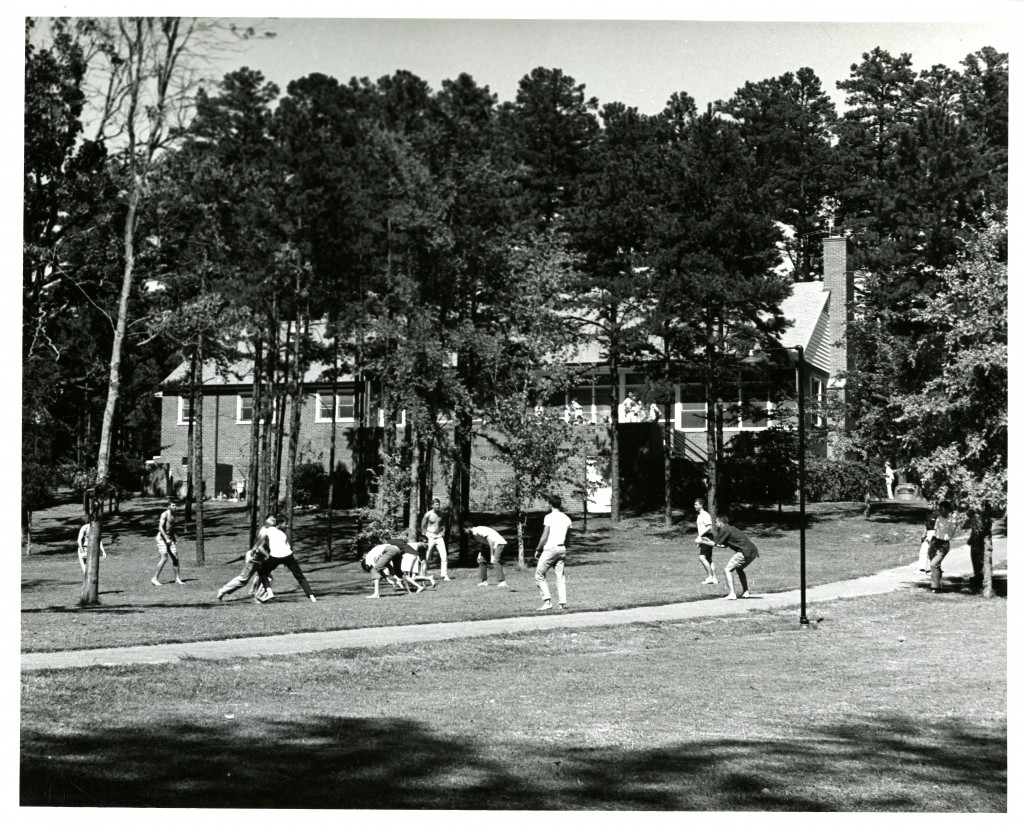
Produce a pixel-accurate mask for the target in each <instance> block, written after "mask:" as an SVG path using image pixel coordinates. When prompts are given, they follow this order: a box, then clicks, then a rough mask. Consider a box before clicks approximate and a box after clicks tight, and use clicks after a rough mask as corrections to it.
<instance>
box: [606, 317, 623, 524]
mask: <svg viewBox="0 0 1024 832" xmlns="http://www.w3.org/2000/svg"><path fill="white" fill-rule="evenodd" d="M608 352H609V355H610V356H611V368H610V369H609V373H610V375H611V381H612V413H611V416H612V420H611V425H610V427H609V430H608V443H609V450H610V452H611V479H612V481H611V483H609V485H611V487H612V506H611V508H612V512H611V521H612V522H613V523H618V522H619V518H620V507H621V505H622V503H621V489H620V487H619V360H618V344H617V343H616V342H615V338H614V337H613V338H612V342H611V344H610V345H609V349H608Z"/></svg>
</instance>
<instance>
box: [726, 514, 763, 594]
mask: <svg viewBox="0 0 1024 832" xmlns="http://www.w3.org/2000/svg"><path fill="white" fill-rule="evenodd" d="M715 528H716V532H715V545H716V546H721V547H723V548H728V549H732V550H733V551H734V552H735V553H736V554H735V555H733V556H732V557H731V558H729V562H728V563H727V564H726V565H725V580H726V583H728V584H729V594H728V595H726V596H725V599H726V600H727V601H735V600H736V598H737V597H740V598H750V597H752V596H751V595H750V592H749V591H748V589H747V573H746V569H747V567H748V566H750V564H751V563H752V562H753V560H754V558H756V557H757V556H758V551H757V547H756V546H755V545H754V542H753V541H752V540H751V539H750V538H749V537H747V536H746V535H745V534H744V533H743V532H741V531H740V530H739V529H737V528H736V527H735V526H730V525H729V518H728V517H726V516H725V515H724V514H719V515H718V521H717V522H716V524H715ZM734 572H735V573H736V576H737V577H738V578H739V579H740V586H742V587H743V592H742V593H741V594H740V595H739V596H737V595H736V585H735V584H734V583H733V579H732V576H733V573H734Z"/></svg>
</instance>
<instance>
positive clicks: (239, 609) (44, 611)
mask: <svg viewBox="0 0 1024 832" xmlns="http://www.w3.org/2000/svg"><path fill="white" fill-rule="evenodd" d="M161 505H162V501H160V500H156V499H143V498H136V499H133V500H131V501H129V502H126V503H125V504H124V507H123V510H122V514H121V516H120V517H117V518H114V519H112V521H111V522H110V523H109V525H108V526H107V528H108V537H107V541H108V542H107V544H106V545H107V551H108V553H109V557H107V558H106V559H105V560H102V561H100V592H101V601H102V604H101V605H100V606H98V607H92V608H81V607H79V606H78V599H79V596H80V594H81V593H80V590H81V577H82V575H81V571H80V569H79V566H78V560H77V557H76V555H75V545H74V540H75V534H76V532H77V529H78V525H79V523H80V519H79V516H78V511H79V508H78V507H77V506H75V505H73V504H71V503H69V502H66V503H64V504H63V505H60V506H57V507H55V508H53V509H51V510H49V511H47V512H39V513H37V514H36V516H35V522H34V527H35V534H34V545H33V554H32V556H30V557H23V558H22V564H21V566H22V617H21V621H22V630H21V636H22V650H24V651H27V652H32V651H45V650H70V649H79V648H86V647H115V646H125V645H131V644H159V643H174V642H177V643H180V642H189V641H200V640H207V639H221V638H238V637H243V636H254V635H275V634H279V633H291V632H310V631H319V630H335V629H349V628H353V627H377V626H385V625H395V624H422V623H438V622H446V621H465V620H474V619H488V618H507V617H512V616H519V615H524V614H527V613H530V612H532V610H533V609H534V608H535V607H536V605H537V601H538V599H539V594H538V592H537V588H536V585H535V584H534V580H533V568H532V567H533V562H532V561H530V562H529V566H528V568H527V569H525V570H517V569H516V568H515V567H514V565H512V564H514V560H515V555H514V553H513V552H514V549H515V544H514V542H513V540H514V531H513V530H512V529H511V528H510V527H509V526H508V523H507V518H502V517H496V516H495V517H491V516H480V517H479V518H478V519H479V520H480V521H481V522H485V523H488V524H491V525H493V526H495V527H496V528H497V529H499V531H501V532H502V534H504V535H505V536H506V537H507V539H508V540H509V541H510V545H509V547H508V549H507V550H506V558H505V563H506V567H507V573H508V582H509V585H510V589H509V590H499V589H496V588H494V587H489V588H479V587H477V586H476V584H477V573H476V568H475V559H476V553H475V551H473V552H472V553H471V555H470V557H469V558H468V560H467V562H466V563H465V565H464V566H462V567H459V566H455V567H454V568H453V569H452V570H451V572H452V575H453V576H454V580H453V581H451V582H449V583H444V584H439V585H438V587H437V588H436V589H432V590H428V591H425V592H422V593H420V594H418V595H416V596H414V597H411V598H409V597H405V596H404V595H398V594H392V593H391V592H390V591H385V597H383V598H381V599H380V600H377V601H370V600H367V599H366V598H365V595H366V594H367V592H368V590H369V581H368V578H367V576H366V574H365V573H363V571H362V570H361V569H360V567H359V565H358V563H357V562H356V559H355V553H354V551H353V550H352V548H351V546H350V545H349V544H348V543H346V544H345V545H339V546H337V547H336V550H337V552H336V559H335V560H333V561H331V562H327V561H326V560H325V559H324V555H325V551H326V544H325V541H324V530H325V524H324V521H323V518H321V517H319V516H318V515H317V514H316V513H315V512H306V513H300V514H299V515H298V517H297V519H296V534H295V539H296V547H295V548H296V553H297V555H298V557H299V559H300V561H301V563H302V567H303V570H304V571H305V573H306V576H307V577H308V579H309V581H310V583H311V585H312V586H313V591H314V593H315V594H316V597H317V599H318V601H319V603H317V604H311V603H309V602H308V601H307V600H306V598H305V596H304V595H303V594H302V592H301V590H299V588H298V586H296V584H295V581H294V580H293V578H292V576H291V575H290V574H288V572H287V571H285V570H278V573H277V575H276V578H277V581H276V583H275V585H274V589H275V592H276V593H277V594H278V598H277V599H275V601H273V602H272V603H270V604H268V605H265V606H256V605H254V604H252V603H251V602H250V601H249V599H248V598H247V596H246V594H245V592H244V591H239V592H238V593H236V594H235V595H232V596H230V600H229V601H228V602H226V603H224V602H218V601H217V600H216V591H217V589H218V588H219V587H220V586H222V585H223V584H224V583H226V582H227V581H228V580H230V579H231V578H232V577H234V576H235V575H236V574H237V573H238V572H239V571H240V569H241V564H240V562H234V563H231V562H230V561H232V560H234V559H237V558H238V557H239V555H241V553H242V552H243V551H244V548H245V546H246V542H247V538H246V537H245V534H246V528H247V526H246V523H245V511H244V507H242V506H240V505H238V504H231V503H216V502H211V503H208V504H207V506H206V509H207V515H208V524H207V525H208V534H207V540H206V565H205V566H203V567H201V568H199V567H196V566H195V565H194V560H195V550H194V543H193V541H192V537H191V530H187V531H186V533H185V534H184V535H183V537H182V539H181V541H180V543H179V552H180V557H181V562H182V577H183V580H184V581H185V583H184V585H181V586H179V585H176V584H174V583H173V582H172V583H170V584H165V585H164V586H161V587H154V586H152V585H151V584H150V583H149V579H150V577H152V574H153V570H154V568H155V566H156V560H157V554H156V546H155V543H154V540H153V538H154V535H155V527H156V520H157V518H158V517H159V514H160V510H161ZM923 511H924V509H923V507H921V506H916V505H911V504H908V505H893V506H892V507H888V508H886V509H884V510H883V509H875V512H874V513H873V514H872V516H871V517H870V518H869V519H864V518H863V516H862V512H863V504H860V503H833V504H821V505H814V506H811V507H809V510H808V529H807V580H808V584H809V585H810V586H814V585H816V584H821V583H828V582H830V581H836V580H842V579H844V578H851V577H858V576H862V575H868V574H873V573H875V572H878V571H880V570H882V569H887V568H890V567H894V566H899V565H901V564H905V563H907V562H909V561H910V560H912V559H914V558H915V557H916V554H917V546H918V543H919V541H920V537H921V533H922V530H923V524H924V519H923V517H924V515H923ZM542 516H543V515H541V514H537V515H532V516H531V517H530V519H529V523H528V526H527V535H528V536H529V540H528V543H529V546H530V549H529V550H531V551H532V547H533V546H534V545H535V543H536V538H537V537H538V536H539V532H540V528H541V522H542ZM574 519H575V521H576V528H577V530H578V533H577V534H575V535H574V536H573V538H572V539H571V541H570V546H569V558H568V568H567V581H568V591H569V600H570V603H571V604H572V608H573V610H574V611H585V610H604V609H621V608H628V607H636V606H652V605H658V604H668V603H676V602H680V601H693V602H698V603H699V602H700V601H702V600H706V599H711V598H716V597H719V596H720V595H723V594H724V593H725V584H724V581H723V583H722V584H720V585H717V586H715V585H703V584H701V583H700V581H701V580H702V579H703V577H704V573H703V571H702V569H701V567H700V564H699V562H698V560H697V555H696V548H697V547H696V546H695V544H694V543H693V538H694V534H695V527H694V525H693V521H692V518H691V517H689V516H682V515H680V516H679V517H678V518H677V522H676V523H675V525H673V526H672V527H671V528H665V527H664V525H663V522H662V520H661V517H660V515H642V516H630V517H627V518H625V520H624V521H623V522H622V523H621V524H620V525H619V526H618V527H613V526H612V525H611V523H610V522H609V520H608V519H607V518H601V519H594V518H591V519H590V520H589V522H588V523H587V529H586V531H585V532H584V531H583V529H582V521H581V518H574ZM734 519H735V522H736V523H737V524H738V525H740V526H741V527H742V528H744V529H745V530H746V531H747V532H748V533H749V534H750V535H751V536H752V537H753V539H754V540H755V541H756V542H757V544H758V546H759V548H760V549H761V557H760V558H759V559H758V560H757V561H756V563H755V564H754V565H753V566H752V567H751V569H750V571H749V573H748V574H749V576H750V579H751V588H752V589H753V590H754V591H755V592H778V591H782V590H787V589H794V588H796V587H797V586H799V574H800V571H799V563H800V559H799V515H798V512H797V511H796V510H795V508H793V507H788V506H787V507H786V510H785V511H784V512H783V513H782V514H779V513H778V511H777V510H775V509H758V508H748V509H746V510H745V511H743V510H741V511H736V512H734ZM335 528H336V530H340V531H338V534H339V535H345V534H351V533H352V531H353V530H354V524H353V522H352V518H350V517H344V516H342V517H339V518H337V519H336V523H335ZM730 554H731V553H730V552H728V551H727V550H724V549H719V550H716V554H715V559H716V562H717V563H718V568H719V575H721V569H722V567H723V566H724V564H725V562H726V560H727V559H728V556H729V555H730ZM456 557H457V556H456ZM432 571H433V573H434V574H435V575H436V574H437V567H436V566H434V567H433V570H432ZM163 577H164V579H167V580H171V581H173V578H172V575H171V572H170V568H169V567H165V568H164V573H163ZM552 582H553V579H552Z"/></svg>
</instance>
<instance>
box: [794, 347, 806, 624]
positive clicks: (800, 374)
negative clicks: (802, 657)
mask: <svg viewBox="0 0 1024 832" xmlns="http://www.w3.org/2000/svg"><path fill="white" fill-rule="evenodd" d="M795 349H796V360H797V368H796V378H797V382H796V383H797V387H798V388H799V389H798V390H797V416H798V418H799V419H800V425H799V432H798V434H797V436H798V440H797V441H798V444H799V446H800V447H799V460H800V463H799V464H800V473H799V484H800V626H801V627H808V626H810V622H809V621H808V620H807V505H806V503H805V501H804V500H805V498H804V485H805V481H806V474H807V468H806V460H805V448H806V446H807V433H806V431H807V420H806V414H805V413H804V383H805V382H804V348H803V347H802V346H800V345H797V346H796V347H795Z"/></svg>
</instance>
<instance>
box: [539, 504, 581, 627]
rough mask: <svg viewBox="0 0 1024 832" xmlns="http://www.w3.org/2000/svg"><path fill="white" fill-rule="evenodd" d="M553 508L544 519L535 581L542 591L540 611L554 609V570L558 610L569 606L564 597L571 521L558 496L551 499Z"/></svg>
mask: <svg viewBox="0 0 1024 832" xmlns="http://www.w3.org/2000/svg"><path fill="white" fill-rule="evenodd" d="M548 504H549V505H550V506H551V511H549V512H548V513H547V514H546V515H545V517H544V531H543V532H542V533H541V536H540V540H539V541H537V551H536V553H535V554H536V556H537V571H536V572H535V573H534V576H533V578H534V580H535V581H536V582H537V588H538V589H539V590H540V598H541V605H540V606H539V607H537V611H538V612H540V611H541V610H549V609H551V590H550V589H549V588H548V579H547V574H548V570H549V569H551V568H552V567H554V569H555V588H556V589H557V590H558V608H559V609H560V610H564V609H565V608H566V607H568V606H569V604H568V602H567V601H566V597H565V542H566V537H567V536H568V534H569V527H570V526H571V525H572V520H570V519H569V517H568V515H566V514H563V513H562V498H561V497H559V496H558V495H557V494H552V495H551V496H550V497H548Z"/></svg>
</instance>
